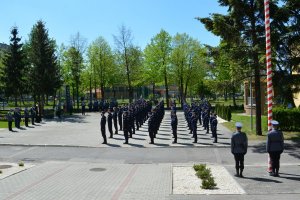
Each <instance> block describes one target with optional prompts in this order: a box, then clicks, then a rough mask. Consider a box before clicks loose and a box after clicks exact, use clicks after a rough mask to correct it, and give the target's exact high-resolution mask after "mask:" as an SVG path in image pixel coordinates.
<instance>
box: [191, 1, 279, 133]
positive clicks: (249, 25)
mask: <svg viewBox="0 0 300 200" xmlns="http://www.w3.org/2000/svg"><path fill="white" fill-rule="evenodd" d="M219 4H220V6H226V7H228V13H227V15H221V14H216V13H215V14H212V15H211V17H209V18H197V19H199V20H200V21H201V22H202V23H203V24H205V27H206V29H207V30H209V31H211V32H212V33H214V34H215V35H218V36H221V37H222V39H223V40H224V41H226V42H227V43H229V44H234V45H236V46H241V45H243V44H246V46H247V49H248V50H247V52H248V53H247V54H248V56H249V59H251V61H252V68H253V69H254V75H255V99H256V134H257V135H261V134H262V128H261V114H262V109H261V101H262V99H261V86H260V85H261V84H260V75H261V69H263V68H264V65H263V64H262V63H261V62H259V61H260V58H261V57H263V56H264V49H265V45H264V43H265V29H264V1H263V0H248V1H228V0H219ZM270 7H271V8H275V7H276V5H275V4H274V1H271V2H270ZM273 11H274V9H272V10H271V14H272V12H273ZM245 56H246V55H245Z"/></svg>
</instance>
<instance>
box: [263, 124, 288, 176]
mask: <svg viewBox="0 0 300 200" xmlns="http://www.w3.org/2000/svg"><path fill="white" fill-rule="evenodd" d="M271 124H272V130H271V131H270V132H268V136H267V146H266V148H267V152H268V153H269V155H270V159H271V163H272V173H271V174H270V175H271V176H279V165H280V154H281V153H282V152H283V149H284V138H283V134H282V132H281V131H280V130H278V126H279V122H278V121H275V120H273V121H271Z"/></svg>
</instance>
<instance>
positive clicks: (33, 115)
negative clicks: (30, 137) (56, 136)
mask: <svg viewBox="0 0 300 200" xmlns="http://www.w3.org/2000/svg"><path fill="white" fill-rule="evenodd" d="M35 114H36V113H35V108H34V106H32V107H31V108H30V116H31V123H32V125H35V124H34V119H35Z"/></svg>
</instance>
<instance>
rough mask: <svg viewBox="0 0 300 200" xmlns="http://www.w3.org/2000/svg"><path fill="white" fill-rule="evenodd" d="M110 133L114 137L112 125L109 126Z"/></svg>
mask: <svg viewBox="0 0 300 200" xmlns="http://www.w3.org/2000/svg"><path fill="white" fill-rule="evenodd" d="M108 131H109V133H110V137H113V130H112V123H111V124H108Z"/></svg>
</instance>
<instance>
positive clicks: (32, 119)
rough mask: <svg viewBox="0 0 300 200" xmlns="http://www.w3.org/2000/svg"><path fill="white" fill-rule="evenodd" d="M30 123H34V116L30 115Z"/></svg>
mask: <svg viewBox="0 0 300 200" xmlns="http://www.w3.org/2000/svg"><path fill="white" fill-rule="evenodd" d="M31 123H32V125H34V117H31Z"/></svg>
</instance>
